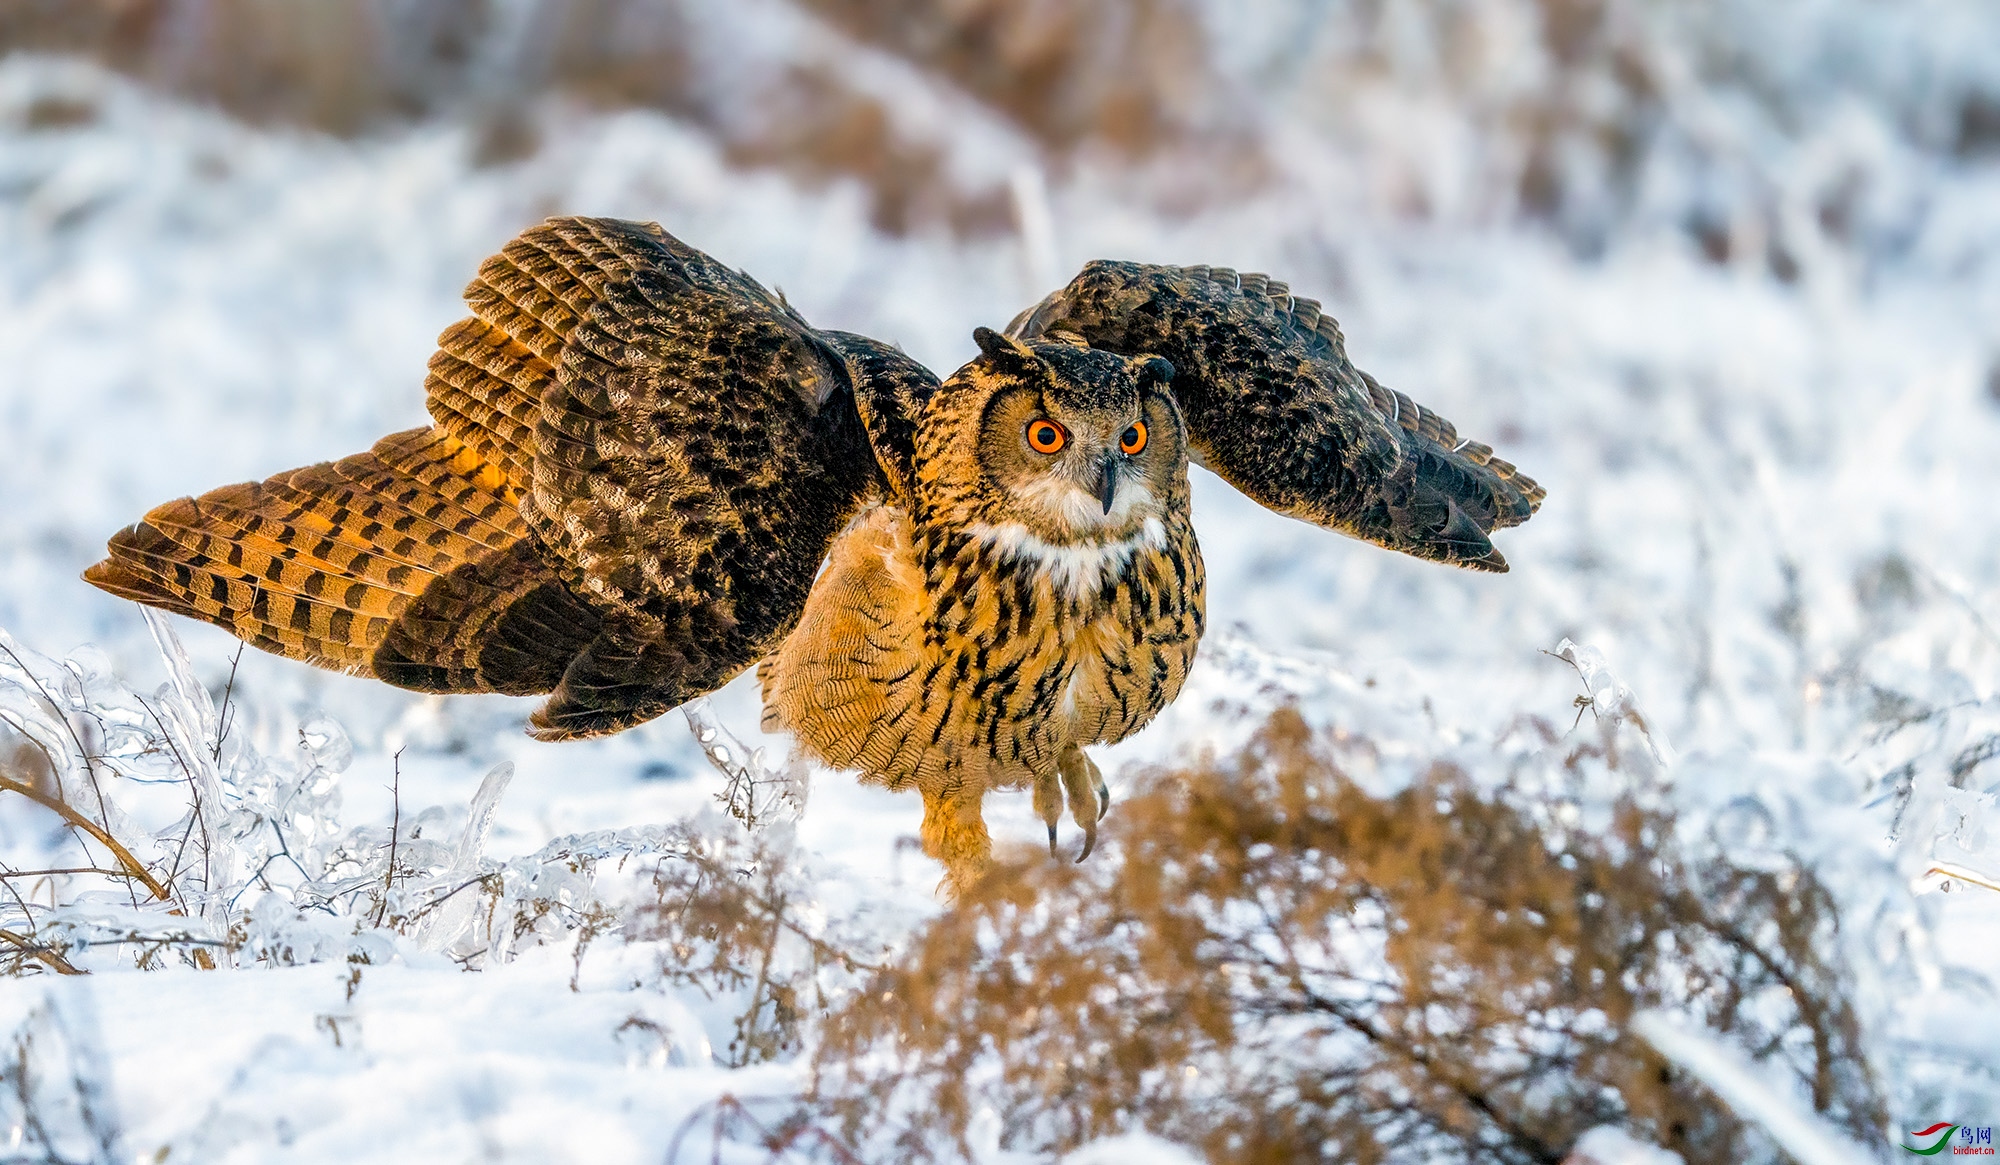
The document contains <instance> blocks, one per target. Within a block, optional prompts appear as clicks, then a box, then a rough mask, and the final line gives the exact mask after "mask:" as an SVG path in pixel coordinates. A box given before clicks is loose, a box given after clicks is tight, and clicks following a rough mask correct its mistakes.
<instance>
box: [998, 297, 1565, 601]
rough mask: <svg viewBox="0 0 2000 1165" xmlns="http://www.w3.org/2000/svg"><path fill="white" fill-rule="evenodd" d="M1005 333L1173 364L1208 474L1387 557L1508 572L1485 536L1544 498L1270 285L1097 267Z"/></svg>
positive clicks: (1307, 307)
mask: <svg viewBox="0 0 2000 1165" xmlns="http://www.w3.org/2000/svg"><path fill="white" fill-rule="evenodd" d="M1008 330H1009V331H1011V332H1013V333H1014V334H1016V335H1019V336H1038V335H1044V334H1047V333H1051V332H1069V333H1072V334H1074V335H1076V336H1079V337H1081V338H1082V339H1083V340H1085V341H1086V342H1088V343H1089V344H1090V345H1091V346H1092V347H1095V348H1104V349H1107V350H1110V351H1113V352H1120V353H1123V354H1126V355H1138V354H1140V353H1155V354H1157V355H1161V356H1165V357H1166V358H1167V359H1169V360H1171V361H1173V364H1174V368H1175V375H1174V381H1173V391H1174V396H1175V398H1176V400H1177V401H1178V402H1179V404H1180V407H1181V411H1182V413H1183V414H1184V415H1185V417H1186V419H1187V425H1188V437H1189V444H1190V447H1191V453H1192V455H1193V456H1194V457H1195V459H1196V460H1197V461H1198V462H1199V463H1200V464H1202V465H1205V466H1207V467H1208V468H1210V469H1212V470H1214V471H1215V472H1216V473H1218V474H1220V475H1221V476H1222V477H1223V478H1224V479H1225V480H1227V481H1228V482H1229V483H1230V484H1231V485H1233V486H1235V487H1236V488H1237V489H1239V490H1242V491H1243V492H1244V493H1246V494H1248V495H1250V496H1251V497H1252V498H1254V499H1256V500H1257V501H1258V502H1260V503H1262V504H1263V505H1265V506H1267V507H1269V508H1271V509H1273V510H1276V511H1278V512H1279V513H1282V514H1288V515H1290V516H1292V517H1296V518H1302V519H1304V520H1306V521H1309V522H1313V523H1315V524H1317V525H1321V526H1325V527H1328V528H1330V529H1334V530H1338V531H1340V532H1341V533H1344V534H1349V535H1352V536H1354V537H1357V538H1363V539H1366V540H1367V541H1370V542H1374V543H1376V544H1378V545H1381V546H1386V547H1388V548H1389V549H1391V550H1400V551H1402V552H1404V553H1406V554H1413V555H1416V556H1417V557H1419V558H1429V559H1433V560H1436V561H1439V562H1448V563H1453V564H1455V565H1458V566H1465V567H1471V568H1473V569H1475V570H1491V571H1502V570H1506V569H1507V562H1506V559H1504V558H1502V557H1501V555H1500V552H1499V551H1498V550H1496V549H1494V547H1493V543H1492V542H1491V541H1490V540H1489V539H1488V537H1487V536H1488V535H1489V534H1491V533H1492V532H1493V531H1494V530H1498V529H1502V528H1504V527H1507V526H1516V525H1519V524H1520V523H1522V522H1525V521H1527V520H1528V518H1529V516H1530V515H1532V514H1533V513H1534V512H1535V509H1536V508H1537V507H1538V506H1539V505H1540V504H1541V501H1542V498H1543V496H1544V491H1543V489H1542V488H1541V487H1540V486H1538V485H1536V484H1535V483H1534V481H1532V480H1531V479H1529V478H1528V477H1527V476H1526V475H1524V474H1522V473H1521V472H1520V471H1519V470H1517V469H1515V468H1514V466H1513V465H1512V464H1510V463H1508V462H1506V461H1503V460H1501V459H1500V458H1498V457H1495V456H1494V455H1493V450H1492V449H1491V448H1490V447H1488V446H1486V445H1483V444H1481V443H1479V442H1477V441H1471V440H1462V439H1460V438H1459V436H1458V434H1457V432H1456V431H1455V430H1454V429H1453V428H1452V426H1451V423H1450V422H1448V421H1446V420H1444V419H1443V418H1441V417H1439V416H1438V415H1437V414H1435V413H1433V412H1431V411H1429V410H1428V409H1425V408H1423V407H1422V406H1420V405H1418V404H1417V403H1416V402H1414V401H1412V400H1411V399H1410V398H1409V397H1407V396H1404V395H1403V394H1402V393H1400V392H1394V391H1391V390H1389V389H1386V388H1383V387H1382V386H1381V385H1380V384H1377V383H1376V382H1375V379H1374V378H1373V377H1371V376H1369V375H1368V374H1367V373H1365V372H1362V371H1361V370H1360V369H1358V368H1356V367H1354V365H1353V364H1352V363H1350V362H1349V361H1348V359H1347V353H1346V350H1345V344H1344V342H1343V341H1342V339H1341V335H1340V329H1339V327H1338V326H1337V325H1336V324H1335V323H1334V321H1333V317H1331V316H1328V315H1326V314H1324V313H1323V312H1322V311H1321V310H1320V306H1319V304H1317V303H1315V302H1313V301H1312V300H1309V299H1301V298H1298V297H1296V296H1294V295H1292V294H1291V292H1290V290H1289V289H1288V288H1287V287H1286V286H1285V285H1284V284H1282V283H1279V282H1277V281H1276V280H1273V279H1268V278H1266V277H1264V276H1262V275H1239V274H1237V273H1236V272H1234V271H1230V270H1226V269H1222V268H1209V267H1161V266H1152V265H1148V264H1142V263H1119V262H1109V261H1104V260H1099V261H1096V262H1093V263H1090V264H1089V265H1087V266H1085V267H1084V269H1083V271H1082V272H1081V273H1080V274H1078V275H1077V277H1076V278H1075V279H1074V280H1072V281H1071V282H1070V284H1069V286H1067V287H1065V288H1063V289H1062V290H1060V291H1058V292H1056V293H1054V294H1053V295H1050V296H1049V297H1048V298H1046V299H1044V300H1042V302H1041V303H1039V304H1037V305H1035V306H1034V307H1032V308H1030V309H1029V310H1028V311H1026V312H1023V313H1022V314H1021V315H1020V316H1018V317H1016V318H1015V320H1014V322H1013V323H1012V324H1011V325H1010V326H1009V329H1008Z"/></svg>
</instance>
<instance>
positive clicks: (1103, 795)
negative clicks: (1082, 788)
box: [1097, 781, 1111, 821]
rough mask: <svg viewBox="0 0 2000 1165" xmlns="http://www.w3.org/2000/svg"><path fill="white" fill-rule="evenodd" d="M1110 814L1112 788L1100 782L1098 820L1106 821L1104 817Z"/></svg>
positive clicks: (1098, 787)
mask: <svg viewBox="0 0 2000 1165" xmlns="http://www.w3.org/2000/svg"><path fill="white" fill-rule="evenodd" d="M1109 812H1111V786H1109V785H1107V784H1105V783H1104V782H1102V781H1099V782H1098V783H1097V819H1098V820H1099V821H1102V820H1104V815H1105V814H1106V813H1109Z"/></svg>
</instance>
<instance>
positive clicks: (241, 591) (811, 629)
mask: <svg viewBox="0 0 2000 1165" xmlns="http://www.w3.org/2000/svg"><path fill="white" fill-rule="evenodd" d="M465 297H466V301H467V303H468V304H469V305H470V307H471V309H472V315H471V317H470V318H468V319H465V320H463V321H461V322H459V323H457V324H454V325H453V326H452V327H450V328H448V329H446V330H445V332H444V334H443V335H442V336H441V337H440V338H439V341H438V348H439V350H438V352H437V353H436V355H434V356H433V357H432V359H431V362H430V374H429V377H428V379H427V381H426V384H425V388H426V392H427V398H428V401H427V403H428V406H429V411H430V414H431V417H432V420H433V424H432V425H430V426H429V427H426V428H420V429H413V430H410V431H407V432H403V433H396V434H392V435H390V436H388V437H385V438H383V439H382V440H381V441H378V442H377V443H376V444H375V446H374V448H373V449H371V450H369V451H368V452H366V453H359V454H356V455H354V456H352V457H348V458H345V459H343V460H340V461H336V462H332V463H330V464H322V465H314V466H308V467H306V468H304V469H295V470H291V471H289V472H286V473H281V474H278V475H277V476H275V477H271V478H269V479H266V480H265V481H262V482H250V483H245V484H241V485H232V486H225V487H223V488H221V489H217V490H213V491H210V492H209V493H206V494H203V495H202V496H201V497H198V498H182V499H180V500H178V501H173V502H168V503H166V504H165V505H162V506H159V507H157V508H156V509H154V510H153V511H152V512H151V513H149V514H147V515H146V517H145V518H144V519H143V520H142V521H140V522H138V523H136V524H135V525H133V526H130V527H128V528H126V529H124V530H122V531H120V532H119V533H118V534H116V535H114V536H113V537H112V539H111V541H110V553H109V556H108V557H107V558H106V559H105V560H104V561H102V562H99V563H98V564H97V565H95V566H93V567H91V568H90V570H89V571H87V572H86V573H85V575H84V577H85V578H86V579H87V580H88V581H90V582H91V583H94V584H95V585H97V586H99V587H101V588H103V589H105V590H107V591H110V592H111V593H113V594H117V595H122V596H125V597H127V598H131V599H135V600H137V601H139V602H142V603H149V604H152V605H154V606H158V607H163V608H165V609H167V610H170V611H175V612H178V613H180V614H183V615H188V616H192V617H194V618H198V619H204V620H207V621H208V622H211V623H214V624H216V625H218V626H220V627H222V628H224V629H225V630H228V631H230V632H232V633H233V634H235V635H237V636H239V637H241V638H242V639H244V640H246V641H247V642H249V643H251V644H253V645H255V646H257V647H260V648H263V649H265V650H268V651H273V652H276V653H278V654H281V655H285V656H288V657H290V658H293V659H300V660H304V661H306V662H308V663H313V664H317V665H319V666H322V667H329V668H335V669H338V670H341V671H345V672H349V673H351V674H355V675H364V676H373V677H375V678H377V679H381V680H384V681H387V682H388V683H391V684H395V685H397V686H399V687H404V688H410V689H413V690H416V691H424V692H504V693H509V694H516V695H543V694H546V695H547V697H548V698H547V700H546V701H545V702H544V703H543V704H542V705H541V707H540V708H539V709H538V710H536V711H535V713H534V715H533V717H532V719H531V721H530V729H529V730H530V732H532V733H533V734H534V735H535V736H537V737H539V738H541V739H544V740H566V739H572V738H577V737H585V736H595V735H600V734H603V733H609V732H616V731H619V730H620V729H624V728H628V727H630V726H632V725H634V724H638V723H640V722H642V721H645V720H648V719H650V718H652V717H654V716H657V715H659V714H660V713H662V712H665V711H667V710H669V709H671V708H673V707H675V706H677V705H679V704H681V703H683V702H685V701H687V700H690V699H693V698H695V697H697V696H700V695H702V694H704V693H706V692H709V691H712V690H714V689H715V688H718V687H720V686H721V685H723V684H724V683H726V682H728V681H729V680H730V679H731V678H732V677H734V676H736V675H737V674H739V673H740V672H742V671H743V670H745V669H746V668H748V667H750V666H751V665H753V664H754V665H758V675H759V679H760V681H761V684H762V690H763V698H764V718H765V723H766V726H767V727H770V728H773V729H783V730H786V731H789V732H791V733H792V734H793V735H794V736H795V738H796V739H797V740H798V742H799V744H800V746H801V747H802V748H803V749H804V750H805V751H806V752H807V753H808V754H809V755H811V756H813V757H815V758H816V759H818V760H819V761H821V762H824V763H825V764H827V765H830V766H833V767H840V768H853V769H858V770H860V771H861V773H862V774H863V777H864V779H866V780H871V781H876V782H880V783H883V784H886V785H889V786H891V787H895V788H902V787H908V786H914V787H915V788H917V789H918V790H919V791H920V792H921V793H922V795H923V799H924V821H923V827H922V837H923V842H924V847H925V850H926V852H928V853H930V854H931V855H932V856H933V857H935V858H937V859H938V860H940V861H941V862H942V863H943V864H944V865H945V867H946V870H947V876H948V878H949V879H950V880H951V881H952V882H953V883H954V884H955V885H961V886H962V885H964V884H965V882H966V880H967V879H969V878H971V877H974V876H976V875H977V874H978V872H979V870H980V869H981V868H982V866H983V865H984V863H985V861H986V858H987V855H988V852H989V848H990V842H989V839H988V835H987V832H986V828H985V825H984V823H983V821H982V820H981V813H980V807H981V802H982V799H983V797H984V795H985V793H986V791H987V790H989V789H994V788H1025V789H1032V790H1033V796H1034V804H1035V807H1036V810H1037V811H1038V813H1039V814H1040V815H1041V816H1042V818H1043V820H1044V821H1046V822H1047V824H1048V830H1049V845H1050V850H1051V852H1052V853H1053V852H1054V850H1055V844H1056V826H1057V823H1058V821H1059V819H1060V816H1061V813H1062V811H1063V809H1064V808H1065V807H1067V809H1068V810H1069V812H1070V814H1071V816H1072V817H1073V818H1074V819H1075V821H1076V822H1077V824H1078V825H1079V826H1080V827H1081V829H1082V832H1083V836H1084V841H1083V848H1082V853H1083V855H1088V853H1089V851H1090V847H1091V845H1092V844H1093V842H1094V839H1095V836H1096V825H1097V822H1098V819H1099V818H1100V816H1101V815H1102V814H1103V812H1104V810H1105V807H1106V805H1107V804H1108V795H1107V793H1106V791H1105V786H1104V783H1103V780H1102V778H1101V777H1100V775H1099V773H1098V770H1097V767H1096V765H1095V764H1094V763H1092V761H1091V760H1090V758H1089V757H1088V756H1087V755H1086V754H1085V752H1084V751H1083V750H1084V749H1085V748H1086V747H1088V746H1090V745H1093V744H1098V743H1109V742H1113V741H1118V740H1122V739H1124V738H1125V737H1127V736H1129V735H1131V734H1132V733H1134V732H1137V731H1138V730H1139V729H1140V728H1142V727H1144V726H1145V724H1146V723H1147V722H1148V721H1149V720H1150V719H1151V718H1152V717H1153V716H1154V715H1155V714H1157V713H1158V712H1159V710H1160V709H1161V708H1163V707H1165V706H1166V705H1167V704H1168V703H1169V702H1171V701H1172V700H1173V698H1174V697H1175V695H1176V694H1177V693H1178V692H1179V690H1180V687H1181V683H1182V681H1183V680H1184V679H1185V678H1186V675H1187V671H1188V667H1189V665H1190V664H1191V663H1192V661H1193V658H1194V653H1195V648H1196V644H1197V643H1198V641H1199V640H1200V638H1201V632H1202V618H1203V613H1202V612H1203V608H1202V598H1203V581H1202V563H1201V556H1200V553H1199V551H1198V550H1197V548H1196V545H1195V537H1194V529H1193V527H1192V525H1191V524H1190V522H1189V516H1188V483H1187V464H1188V462H1189V461H1191V460H1192V461H1194V462H1195V463H1197V464H1200V465H1203V466H1205V467H1207V468H1209V469H1211V470H1213V471H1215V472H1216V473H1218V474H1219V475H1221V476H1222V477H1223V478H1224V479H1225V480H1227V481H1229V482H1230V483H1231V484H1232V485H1234V486H1236V487H1237V488H1238V489H1240V490H1242V491H1243V492H1245V493H1247V494H1249V495H1250V496H1251V497H1252V498H1254V499H1256V500H1257V501H1258V502H1260V503H1262V504H1263V505H1265V506H1268V507H1270V508H1271V509H1274V510H1276V511H1278V512H1280V513H1283V514H1288V515H1291V516H1293V517H1297V518H1301V519H1304V520H1306V521H1308V522H1312V523H1315V524H1317V525H1321V526H1325V527H1328V528H1330V529H1334V530H1338V531H1340V532H1342V533H1346V534H1350V535H1353V536H1356V537H1360V538H1364V539H1367V540H1369V541H1372V542H1375V543H1377V544H1379V545H1382V546H1386V547H1389V548H1391V549H1394V550H1400V551H1403V552H1406V553H1409V554H1414V555H1417V556H1420V557H1423V558H1429V559H1433V560H1436V561H1440V562H1447V563H1453V564H1456V565H1460V566H1466V567H1471V568H1474V569H1478V570H1489V571H1500V570H1505V569H1506V563H1505V560H1503V559H1502V558H1501V556H1500V553H1499V552H1498V551H1497V550H1495V549H1494V548H1493V545H1492V543H1491V542H1490V541H1489V540H1488V537H1487V536H1488V534H1490V533H1491V532H1492V531H1493V530H1495V529H1498V528H1502V527H1506V526H1512V525H1516V524H1518V523H1520V522H1523V521H1525V520H1527V518H1528V517H1529V516H1530V515H1531V514H1532V513H1534V511H1535V509H1536V507H1537V506H1538V505H1539V504H1540V502H1541V499H1542V490H1541V489H1540V488H1539V487H1538V486H1536V485H1535V483H1534V482H1532V481H1530V480H1529V479H1528V478H1526V477H1525V476H1523V475H1522V474H1520V473H1519V472H1517V471H1516V470H1515V469H1514V467H1513V466H1512V465H1510V464H1508V463H1507V462H1505V461H1503V460H1501V459H1499V458H1498V457H1495V456H1494V455H1493V451H1492V450H1491V449H1490V448H1488V447H1487V446H1485V445H1482V444H1479V443H1478V442H1474V441H1467V440H1460V439H1459V438H1458V436H1457V435H1456V434H1455V433H1454V432H1453V430H1452V427H1451V425H1450V424H1449V423H1447V422H1445V421H1444V420H1442V419H1440V418H1439V417H1438V416H1436V415H1435V414H1433V413H1431V412H1429V411H1427V410H1425V409H1423V408H1421V407H1419V406H1418V405H1417V404H1415V403H1414V402H1412V401H1411V400H1410V399H1409V398H1408V397H1406V396H1403V395H1402V394H1401V393H1397V392H1392V391H1389V390H1387V389H1385V388H1383V387H1382V386H1381V385H1379V384H1377V383H1376V382H1375V381H1374V379H1373V378H1371V377H1369V376H1368V375H1367V374H1366V373H1364V372H1361V371H1359V370H1358V369H1356V368H1355V367H1354V366H1353V365H1352V364H1350V363H1349V362H1348V360H1347V357H1346V353H1345V351H1344V346H1343V342H1342V339H1341V335H1340V331H1339V329H1338V328H1337V327H1336V326H1335V325H1334V322H1333V320H1332V319H1331V317H1328V316H1325V315H1323V314H1322V313H1321V311H1320V309H1319V305H1318V304H1316V303H1314V302H1313V301H1311V300H1307V299H1300V298H1298V297H1295V296H1293V295H1291V294H1290V292H1289V291H1288V290H1287V289H1286V288H1285V286H1284V285H1283V284H1281V283H1278V282H1277V281H1275V280H1270V279H1266V278H1264V277H1262V276H1256V275H1238V274H1237V273H1235V272H1232V271H1228V270H1223V269H1219V268H1215V269H1212V268H1205V267H1164V266H1151V265H1145V264H1137V263H1119V262H1103V261H1099V262H1093V263H1091V264H1089V265H1088V266H1086V267H1085V268H1084V269H1083V271H1082V272H1081V273H1080V274H1079V275H1078V276H1077V277H1076V279H1075V280H1073V281H1072V282H1071V283H1070V284H1069V285H1068V286H1067V287H1065V288H1063V289H1062V290H1060V291H1058V292H1056V293H1055V294H1053V295H1051V296H1049V297H1048V298H1047V299H1045V300H1043V301H1042V302H1041V303H1039V304H1037V305H1036V306H1035V307H1033V308H1031V309H1030V310H1028V311H1027V312H1024V313H1023V314H1022V315H1021V316H1019V317H1018V318H1016V319H1015V320H1014V321H1013V323H1012V324H1011V325H1010V326H1009V328H1008V331H1007V334H1004V335H1003V334H1000V333H996V332H993V331H990V330H987V329H984V328H982V329H980V330H979V331H978V332H977V333H975V338H976V340H977V341H978V344H979V348H980V355H979V356H978V357H977V358H976V359H974V360H973V361H972V363H970V364H968V365H966V366H965V367H963V368H961V369H959V370H958V371H957V372H956V373H954V374H953V375H952V376H951V377H950V378H949V379H946V380H944V381H942V382H940V381H939V380H938V378H937V377H936V376H934V375H933V374H932V373H931V372H930V371H928V370H927V369H925V368H924V367H922V366H921V365H919V364H917V363H916V362H915V361H913V360H911V359H910V358H909V357H907V356H905V355H904V354H903V353H902V352H900V351H899V350H897V349H896V348H894V347H891V346H889V345H886V344H882V343H879V342H877V341H874V340H870V339H868V338H866V337H864V336H858V335H854V334H851V333H846V332H835V331H823V330H819V329H815V328H813V327H812V326H810V325H809V324H807V323H806V322H805V321H804V320H803V319H802V318H800V316H799V315H798V313H796V312H795V311H793V310H792V309H791V308H790V307H789V306H788V305H786V304H785V302H784V301H783V300H782V299H780V298H778V297H776V296H773V295H772V294H771V293H769V292H767V291H766V290H765V289H764V288H763V287H762V286H761V285H759V284H758V283H757V282H756V281H755V280H753V279H751V278H750V277H749V276H747V275H745V274H743V273H741V272H737V271H734V270H731V269H729V268H727V267H725V266H723V265H721V264H719V263H717V262H716V261H715V260H713V259H711V258H709V257H708V256H707V255H704V254H702V253H701V252H700V251H697V250H695V249H694V248H692V247H689V246H687V245H686V244H685V243H682V242H681V241H680V240H678V239H675V238H674V237H672V236H671V235H669V234H667V233H666V232H665V231H663V230H661V229H660V228H659V227H658V226H656V225H653V224H641V223H633V222H624V221H619V220H612V219H580V218H560V219H551V220H549V221H548V222H546V223H544V224H542V225H541V226H538V227H535V228H533V229H531V230H529V231H527V232H525V233H524V234H522V235H521V236H520V237H519V238H517V239H515V240H514V241H513V242H511V243H509V244H507V246H506V247H505V248H503V249H502V250H501V252H500V253H499V254H498V255H496V256H494V257H493V258H491V259H489V260H487V261H486V263H485V264H483V265H482V266H481V267H480V270H479V274H478V277H477V278H476V279H474V280H473V282H472V283H471V285H470V286H469V287H468V288H467V289H466V296H465ZM822 564H824V565H825V570H824V571H822V570H821V567H822Z"/></svg>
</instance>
